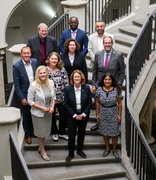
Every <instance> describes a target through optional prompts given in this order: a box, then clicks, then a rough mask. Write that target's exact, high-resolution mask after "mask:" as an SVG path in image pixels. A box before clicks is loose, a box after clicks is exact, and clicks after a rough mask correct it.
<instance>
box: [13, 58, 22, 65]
mask: <svg viewBox="0 0 156 180" xmlns="http://www.w3.org/2000/svg"><path fill="white" fill-rule="evenodd" d="M21 63H22V59H21V60H19V61H17V62H16V63H15V64H14V65H13V66H14V67H18V66H20V65H21Z"/></svg>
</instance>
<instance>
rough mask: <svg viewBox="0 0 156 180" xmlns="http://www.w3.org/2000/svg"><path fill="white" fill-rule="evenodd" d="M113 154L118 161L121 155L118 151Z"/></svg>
mask: <svg viewBox="0 0 156 180" xmlns="http://www.w3.org/2000/svg"><path fill="white" fill-rule="evenodd" d="M113 154H114V156H115V158H116V159H118V158H119V153H118V151H113Z"/></svg>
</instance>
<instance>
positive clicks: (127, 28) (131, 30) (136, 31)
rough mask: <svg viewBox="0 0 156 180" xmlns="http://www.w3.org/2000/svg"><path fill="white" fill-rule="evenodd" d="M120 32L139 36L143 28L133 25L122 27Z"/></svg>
mask: <svg viewBox="0 0 156 180" xmlns="http://www.w3.org/2000/svg"><path fill="white" fill-rule="evenodd" d="M119 30H121V31H125V32H129V33H132V34H134V35H138V34H139V32H140V30H141V27H138V26H135V25H131V26H125V27H120V28H119Z"/></svg>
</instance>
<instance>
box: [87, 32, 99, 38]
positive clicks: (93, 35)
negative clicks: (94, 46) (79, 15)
mask: <svg viewBox="0 0 156 180" xmlns="http://www.w3.org/2000/svg"><path fill="white" fill-rule="evenodd" d="M88 38H89V40H93V39H94V38H97V33H93V34H91V35H90V36H89V37H88Z"/></svg>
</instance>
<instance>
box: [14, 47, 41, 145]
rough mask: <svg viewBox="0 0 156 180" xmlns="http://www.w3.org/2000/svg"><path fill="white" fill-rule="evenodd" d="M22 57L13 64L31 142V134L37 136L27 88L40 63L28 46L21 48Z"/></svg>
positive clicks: (16, 88) (24, 120)
mask: <svg viewBox="0 0 156 180" xmlns="http://www.w3.org/2000/svg"><path fill="white" fill-rule="evenodd" d="M21 57H22V59H21V60H19V61H18V62H16V63H15V64H14V65H13V79H14V86H15V91H16V93H17V96H18V99H19V100H20V101H21V103H22V111H23V128H24V131H25V140H26V143H28V144H31V136H32V137H35V135H34V133H33V124H32V119H31V113H30V108H31V107H30V106H29V105H28V102H27V90H28V88H29V85H30V83H31V82H33V81H34V79H35V71H36V69H37V66H38V63H37V60H36V59H32V58H30V57H31V49H30V48H29V47H28V46H24V47H23V48H22V49H21Z"/></svg>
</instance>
